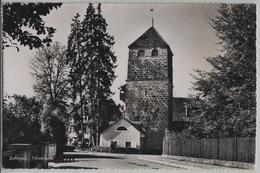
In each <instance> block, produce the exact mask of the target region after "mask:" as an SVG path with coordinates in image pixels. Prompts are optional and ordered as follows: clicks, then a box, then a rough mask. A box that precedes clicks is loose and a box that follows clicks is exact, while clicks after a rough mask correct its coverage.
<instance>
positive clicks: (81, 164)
mask: <svg viewBox="0 0 260 173" xmlns="http://www.w3.org/2000/svg"><path fill="white" fill-rule="evenodd" d="M141 156H144V155H137V154H112V153H109V154H108V153H77V158H75V161H69V162H63V163H54V162H50V163H49V168H51V169H154V170H156V169H167V170H169V169H171V170H177V169H178V170H181V168H178V167H174V166H167V165H163V164H158V163H153V162H150V161H145V160H140V159H138V157H141Z"/></svg>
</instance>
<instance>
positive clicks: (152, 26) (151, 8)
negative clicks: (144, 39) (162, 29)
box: [150, 8, 153, 27]
mask: <svg viewBox="0 0 260 173" xmlns="http://www.w3.org/2000/svg"><path fill="white" fill-rule="evenodd" d="M150 11H151V12H152V27H153V8H151V9H150Z"/></svg>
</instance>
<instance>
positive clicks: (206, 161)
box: [162, 155, 255, 169]
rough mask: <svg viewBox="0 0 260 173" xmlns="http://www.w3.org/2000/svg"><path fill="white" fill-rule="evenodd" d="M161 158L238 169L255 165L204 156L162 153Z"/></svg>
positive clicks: (250, 167)
mask: <svg viewBox="0 0 260 173" xmlns="http://www.w3.org/2000/svg"><path fill="white" fill-rule="evenodd" d="M162 157H163V158H167V159H172V160H178V161H187V162H193V163H202V164H210V165H216V166H224V167H230V168H239V169H254V168H255V166H254V164H252V163H245V162H235V161H225V160H217V159H205V158H195V157H184V156H172V155H162Z"/></svg>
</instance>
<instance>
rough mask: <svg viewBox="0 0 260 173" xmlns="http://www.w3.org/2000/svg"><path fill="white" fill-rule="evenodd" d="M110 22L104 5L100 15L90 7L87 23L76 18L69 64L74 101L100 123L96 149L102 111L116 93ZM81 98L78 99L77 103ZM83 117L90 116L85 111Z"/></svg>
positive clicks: (73, 26)
mask: <svg viewBox="0 0 260 173" xmlns="http://www.w3.org/2000/svg"><path fill="white" fill-rule="evenodd" d="M106 27H107V24H106V21H105V19H104V18H103V17H102V15H101V4H98V7H97V12H96V9H95V8H94V6H93V4H91V3H90V4H89V6H88V8H87V12H86V15H85V18H84V20H83V21H82V22H81V21H80V20H79V15H76V17H75V19H74V20H73V24H72V30H71V31H72V32H71V34H70V36H69V41H68V54H67V55H68V63H69V64H70V68H71V71H70V79H71V80H70V81H71V85H72V86H73V92H72V93H73V98H74V100H78V101H79V105H81V108H83V107H84V106H83V105H89V106H88V107H89V110H90V111H89V112H90V116H91V117H92V119H94V121H95V123H96V127H97V129H95V133H96V136H97V138H96V142H95V143H96V145H97V144H98V131H99V130H98V127H99V126H100V118H101V117H100V109H101V108H102V105H101V104H102V103H104V101H102V100H106V99H108V98H109V97H111V95H112V92H111V90H110V86H111V85H112V83H113V81H114V79H115V77H116V76H115V73H114V68H115V67H116V65H115V62H116V56H115V55H114V52H113V51H112V46H113V44H114V38H113V37H111V36H110V35H109V34H108V33H107V31H106ZM77 98H78V99H77ZM81 112H82V113H81V116H82V117H83V114H87V111H84V110H82V111H81Z"/></svg>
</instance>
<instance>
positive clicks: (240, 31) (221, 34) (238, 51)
mask: <svg viewBox="0 0 260 173" xmlns="http://www.w3.org/2000/svg"><path fill="white" fill-rule="evenodd" d="M218 12H219V15H218V16H217V17H215V18H213V19H211V24H212V27H213V28H214V29H215V30H216V34H217V36H218V38H219V40H220V42H219V43H220V44H221V45H222V46H223V50H222V54H223V55H218V56H216V57H209V58H207V61H208V62H209V63H210V64H211V65H212V67H213V70H212V71H210V72H204V71H201V70H197V71H196V72H197V75H195V76H194V77H195V79H196V81H195V82H194V89H195V90H196V91H197V92H198V93H197V95H196V96H197V98H198V99H194V100H193V102H192V103H191V104H190V106H191V108H192V109H193V113H198V112H200V113H201V116H200V117H199V122H198V123H195V124H194V125H193V127H192V128H191V130H190V133H191V134H192V135H195V136H199V137H219V136H255V127H256V123H255V120H256V119H255V118H256V65H255V64H256V47H255V40H256V6H255V5H252V4H232V5H227V4H223V5H220V7H219V8H218Z"/></svg>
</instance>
